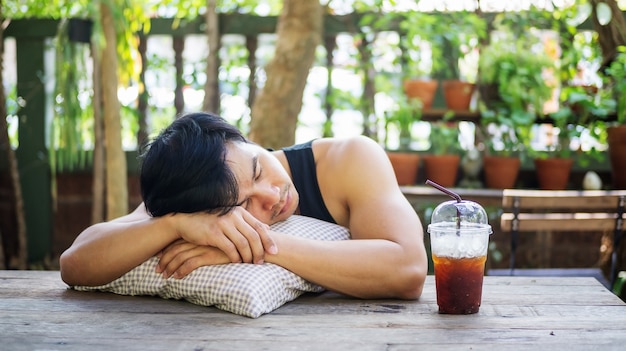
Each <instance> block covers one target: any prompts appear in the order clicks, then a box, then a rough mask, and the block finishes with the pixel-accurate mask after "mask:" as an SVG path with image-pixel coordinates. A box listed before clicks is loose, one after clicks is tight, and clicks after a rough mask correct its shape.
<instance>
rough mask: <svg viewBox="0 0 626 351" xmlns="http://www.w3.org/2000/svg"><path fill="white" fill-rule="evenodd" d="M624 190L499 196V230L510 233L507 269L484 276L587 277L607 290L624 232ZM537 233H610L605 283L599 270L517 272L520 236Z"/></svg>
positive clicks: (514, 192)
mask: <svg viewBox="0 0 626 351" xmlns="http://www.w3.org/2000/svg"><path fill="white" fill-rule="evenodd" d="M625 199H626V190H614V191H569V190H563V191H548V190H509V189H506V190H504V191H503V194H502V208H503V213H502V216H501V219H500V225H501V230H502V231H503V232H510V233H511V257H510V263H509V268H508V269H491V270H489V271H488V272H487V274H488V275H519V276H591V277H595V278H596V279H598V280H599V281H600V282H601V283H602V284H604V285H605V286H606V287H607V288H609V289H610V288H611V287H612V286H613V284H614V282H615V279H616V276H617V272H616V264H617V247H618V245H619V243H620V240H621V237H622V232H623V231H624V224H623V223H624V219H625V216H624V207H625ZM540 231H561V232H583V231H589V232H596V233H597V232H600V231H603V232H604V231H612V232H613V253H612V256H611V271H610V275H609V279H606V278H605V276H604V274H603V273H602V271H601V270H600V268H545V269H544V268H542V269H519V268H516V265H515V254H516V250H517V245H518V237H519V234H520V233H524V232H526V233H528V232H540Z"/></svg>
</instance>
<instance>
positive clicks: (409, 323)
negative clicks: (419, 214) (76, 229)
mask: <svg viewBox="0 0 626 351" xmlns="http://www.w3.org/2000/svg"><path fill="white" fill-rule="evenodd" d="M624 345H626V304H624V302H622V301H621V300H620V299H619V298H617V297H616V296H615V295H613V294H612V293H610V292H609V291H608V290H606V289H605V288H604V287H603V286H602V285H601V284H600V283H598V282H597V281H596V280H595V279H593V278H525V277H485V283H484V289H483V303H482V307H481V308H480V312H479V313H478V314H475V315H465V316H452V315H440V314H438V313H437V304H436V299H435V287H434V278H433V277H432V276H428V279H427V281H426V285H425V289H424V293H423V296H422V298H421V299H420V300H419V301H400V300H358V299H352V298H348V297H345V296H342V295H338V294H335V293H324V294H321V295H310V296H308V295H307V296H303V297H300V298H299V299H297V300H295V301H293V302H291V303H289V304H287V305H285V306H283V307H281V308H279V309H278V310H276V311H274V312H273V313H271V314H267V315H264V316H261V317H260V318H257V319H251V318H247V317H241V316H237V315H234V314H230V313H227V312H222V311H219V310H217V309H215V308H212V307H201V306H196V305H192V304H190V303H187V302H183V301H173V300H162V299H160V298H153V297H128V296H117V295H113V294H109V293H91V292H77V291H71V290H67V289H66V286H65V285H64V284H63V282H62V281H61V280H60V277H59V273H58V272H42V271H0V350H7V351H14V350H15V351H19V350H190V351H200V350H246V351H248V350H272V351H281V350H298V351H303V350H325V351H333V350H351V351H357V350H358V351H363V350H422V349H429V350H430V349H434V350H504V349H506V350H533V351H537V350H568V351H573V350H591V349H600V350H624V349H625V347H626V346H624Z"/></svg>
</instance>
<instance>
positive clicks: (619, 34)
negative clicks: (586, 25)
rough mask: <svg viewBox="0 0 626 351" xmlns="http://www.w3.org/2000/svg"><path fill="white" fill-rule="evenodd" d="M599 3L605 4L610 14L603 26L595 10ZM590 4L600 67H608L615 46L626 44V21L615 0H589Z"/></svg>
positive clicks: (615, 49)
mask: <svg viewBox="0 0 626 351" xmlns="http://www.w3.org/2000/svg"><path fill="white" fill-rule="evenodd" d="M600 3H605V4H607V5H608V6H609V8H610V9H611V14H612V16H611V20H610V21H609V23H608V24H606V25H604V26H603V25H601V24H600V23H599V21H598V16H597V11H596V9H597V6H598V4H600ZM591 5H592V6H593V12H592V16H591V19H592V22H593V28H594V29H595V30H596V32H598V43H599V44H600V49H601V50H602V58H603V61H602V67H608V66H609V65H610V64H611V62H612V61H613V59H614V58H615V55H616V54H617V47H618V46H620V45H626V21H624V15H623V14H622V10H620V8H619V6H617V2H616V1H615V0H591Z"/></svg>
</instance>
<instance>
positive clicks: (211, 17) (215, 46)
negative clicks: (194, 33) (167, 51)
mask: <svg viewBox="0 0 626 351" xmlns="http://www.w3.org/2000/svg"><path fill="white" fill-rule="evenodd" d="M215 3H216V1H215V0H207V1H206V8H207V9H206V14H205V16H204V18H205V22H206V31H205V33H206V37H207V44H208V46H209V55H208V57H207V60H206V82H205V83H204V101H203V102H202V109H203V110H204V111H206V112H213V113H216V114H220V95H219V84H218V81H217V75H218V72H219V51H220V27H219V19H218V16H217V10H216V5H215Z"/></svg>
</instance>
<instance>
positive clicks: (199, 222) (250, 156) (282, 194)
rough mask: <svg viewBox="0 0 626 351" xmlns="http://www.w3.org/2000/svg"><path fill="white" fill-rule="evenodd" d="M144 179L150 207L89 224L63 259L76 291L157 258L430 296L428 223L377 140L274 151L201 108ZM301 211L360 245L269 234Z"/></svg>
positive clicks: (177, 270) (170, 269) (165, 267)
mask: <svg viewBox="0 0 626 351" xmlns="http://www.w3.org/2000/svg"><path fill="white" fill-rule="evenodd" d="M140 181H141V193H142V197H143V200H144V203H142V204H141V205H139V207H137V209H135V210H134V211H133V212H132V213H130V214H128V215H126V216H123V217H120V218H117V219H115V220H112V221H110V222H105V223H98V224H95V225H93V226H91V227H89V228H87V229H85V230H84V231H83V232H82V233H81V234H80V235H79V236H78V237H77V238H76V240H75V242H74V243H73V244H72V246H71V247H70V248H69V249H68V250H66V251H65V252H64V253H63V255H62V256H61V261H60V264H61V276H62V278H63V280H64V281H65V282H66V283H67V284H69V285H92V286H95V285H101V284H105V283H108V282H110V281H112V280H114V279H116V278H118V277H120V276H121V275H123V274H124V273H126V272H128V271H129V270H131V269H132V268H134V267H136V266H138V265H139V264H141V263H142V262H144V261H145V260H147V259H148V258H150V257H152V256H155V255H157V256H158V257H159V258H160V261H159V266H158V271H159V272H161V273H162V274H163V275H164V276H166V277H170V276H173V277H174V278H182V277H184V276H185V275H187V274H188V273H190V272H191V271H193V270H194V269H196V268H198V267H201V266H205V265H213V264H225V263H229V262H246V263H253V264H262V263H264V262H270V263H274V264H277V265H280V266H282V267H284V268H286V269H288V270H290V271H292V272H294V273H296V274H298V275H300V276H301V277H303V278H304V279H306V280H309V281H311V282H312V283H315V284H318V285H321V286H323V287H325V288H326V289H329V290H333V291H337V292H340V293H344V294H347V295H351V296H354V297H360V298H402V299H416V298H418V297H419V296H420V295H421V292H422V287H423V284H424V280H425V276H426V272H427V268H428V267H427V265H428V263H427V258H426V250H425V248H424V242H423V229H422V224H421V223H420V220H419V217H418V216H417V214H416V213H415V211H414V210H413V208H412V207H411V206H410V204H409V203H408V201H407V200H406V199H405V197H404V196H403V194H402V193H401V192H400V190H399V188H398V185H397V182H396V179H395V175H394V173H393V169H392V168H391V165H390V163H389V160H388V158H387V156H386V154H385V152H384V151H383V150H382V148H381V147H380V146H379V145H378V144H376V143H375V142H374V141H373V140H371V139H369V138H367V137H363V136H359V137H353V138H346V139H334V138H324V139H316V140H314V141H312V142H310V143H307V144H303V145H298V146H294V147H291V148H285V149H283V150H280V151H268V150H266V149H263V148H262V147H260V146H258V145H255V144H253V143H250V142H248V141H247V140H246V139H245V138H244V137H243V136H242V135H241V133H240V132H239V130H237V129H236V128H235V127H233V126H232V125H230V124H228V123H227V122H225V121H224V120H223V119H221V118H220V117H217V116H214V115H211V114H207V113H194V114H190V115H187V116H183V117H180V118H178V119H177V120H176V121H174V122H173V123H172V125H170V126H169V127H168V128H166V129H165V130H164V131H163V132H162V133H161V134H160V135H159V136H158V137H157V138H156V139H155V140H154V141H153V142H152V143H151V145H150V147H149V149H148V151H147V152H146V153H145V154H144V156H143V162H142V169H141V178H140ZM294 184H295V186H294ZM294 213H297V214H301V215H306V216H312V217H316V218H319V219H322V220H326V221H329V222H335V223H337V224H340V225H342V226H345V227H347V228H349V230H350V232H351V236H352V239H353V240H346V241H316V240H308V239H304V238H299V237H295V236H291V235H285V234H282V233H278V232H274V231H271V230H270V229H269V225H270V224H272V223H276V222H278V221H282V220H285V219H286V218H288V217H289V216H290V215H292V214H294Z"/></svg>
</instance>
